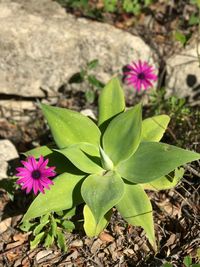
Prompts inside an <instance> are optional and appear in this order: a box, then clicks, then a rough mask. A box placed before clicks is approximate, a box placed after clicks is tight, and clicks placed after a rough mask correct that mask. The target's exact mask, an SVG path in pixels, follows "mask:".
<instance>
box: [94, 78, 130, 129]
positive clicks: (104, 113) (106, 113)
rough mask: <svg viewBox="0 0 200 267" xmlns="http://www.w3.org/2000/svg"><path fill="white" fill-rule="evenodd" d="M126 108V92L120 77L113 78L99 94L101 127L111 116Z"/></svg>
mask: <svg viewBox="0 0 200 267" xmlns="http://www.w3.org/2000/svg"><path fill="white" fill-rule="evenodd" d="M124 109H125V99H124V92H123V89H122V88H121V85H120V82H119V80H118V78H113V79H112V80H110V82H109V83H108V84H107V85H106V86H105V87H104V88H103V89H102V91H101V94H100V96H99V119H98V125H99V126H100V128H101V127H102V126H103V124H106V122H108V121H109V120H110V119H111V118H113V117H114V116H116V115H117V114H119V113H121V112H123V111H124Z"/></svg>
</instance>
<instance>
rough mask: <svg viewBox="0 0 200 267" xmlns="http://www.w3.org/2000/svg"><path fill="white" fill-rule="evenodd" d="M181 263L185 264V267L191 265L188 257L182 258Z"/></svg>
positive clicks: (190, 259)
mask: <svg viewBox="0 0 200 267" xmlns="http://www.w3.org/2000/svg"><path fill="white" fill-rule="evenodd" d="M183 263H184V264H185V266H186V267H190V266H191V264H192V258H191V257H190V256H186V257H184V259H183Z"/></svg>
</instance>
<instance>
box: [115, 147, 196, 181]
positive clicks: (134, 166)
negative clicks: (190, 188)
mask: <svg viewBox="0 0 200 267" xmlns="http://www.w3.org/2000/svg"><path fill="white" fill-rule="evenodd" d="M198 159H200V154H198V153H195V152H192V151H189V150H185V149H182V148H179V147H176V146H171V145H168V144H164V143H157V142H142V143H140V146H139V148H138V149H137V151H136V153H135V154H134V155H132V156H131V157H130V158H129V159H128V160H126V161H124V162H121V163H120V164H119V165H118V166H117V170H118V172H119V174H120V175H121V177H123V178H125V179H127V180H129V181H130V182H133V183H149V182H151V181H153V180H155V179H158V178H160V177H162V176H165V175H167V174H168V173H170V172H172V171H174V170H175V169H176V168H177V167H179V166H181V165H184V164H186V163H188V162H191V161H194V160H198Z"/></svg>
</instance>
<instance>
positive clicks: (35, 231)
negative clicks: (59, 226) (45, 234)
mask: <svg viewBox="0 0 200 267" xmlns="http://www.w3.org/2000/svg"><path fill="white" fill-rule="evenodd" d="M48 222H49V221H47V222H46V223H40V224H38V225H37V226H36V227H35V229H34V231H33V235H34V236H36V235H38V234H39V233H40V232H41V231H42V229H43V228H44V226H45V225H47V223H48Z"/></svg>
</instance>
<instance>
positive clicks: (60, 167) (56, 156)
mask: <svg viewBox="0 0 200 267" xmlns="http://www.w3.org/2000/svg"><path fill="white" fill-rule="evenodd" d="M24 155H25V156H33V157H35V158H39V157H40V156H43V157H45V158H48V159H49V163H48V166H49V167H50V166H55V167H56V169H55V171H56V173H57V174H61V173H63V172H70V173H77V172H78V169H76V168H75V166H74V165H73V164H72V163H71V162H70V161H69V160H68V159H67V158H66V157H65V156H64V155H62V154H61V153H59V152H57V151H56V150H51V149H49V148H48V147H47V146H42V147H38V148H34V149H31V150H29V151H28V152H26V153H24Z"/></svg>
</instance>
